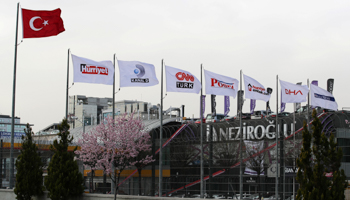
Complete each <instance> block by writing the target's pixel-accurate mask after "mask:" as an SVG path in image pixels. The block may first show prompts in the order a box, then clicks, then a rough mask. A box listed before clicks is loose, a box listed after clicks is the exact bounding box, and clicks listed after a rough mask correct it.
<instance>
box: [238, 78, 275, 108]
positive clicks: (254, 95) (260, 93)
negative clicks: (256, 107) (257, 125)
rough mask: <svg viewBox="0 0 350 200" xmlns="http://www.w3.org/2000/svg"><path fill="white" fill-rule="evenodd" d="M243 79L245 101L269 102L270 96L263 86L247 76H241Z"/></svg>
mask: <svg viewBox="0 0 350 200" xmlns="http://www.w3.org/2000/svg"><path fill="white" fill-rule="evenodd" d="M243 78H244V88H245V98H246V99H256V100H262V101H265V102H266V101H269V100H270V97H271V94H269V93H268V92H267V91H266V89H265V87H264V86H263V85H261V84H260V83H259V82H258V81H256V80H255V79H253V78H251V77H249V76H247V75H244V74H243Z"/></svg>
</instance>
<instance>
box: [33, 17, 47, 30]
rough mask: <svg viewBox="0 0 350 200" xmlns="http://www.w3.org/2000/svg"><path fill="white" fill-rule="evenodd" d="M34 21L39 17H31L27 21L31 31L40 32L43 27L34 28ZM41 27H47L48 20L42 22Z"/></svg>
mask: <svg viewBox="0 0 350 200" xmlns="http://www.w3.org/2000/svg"><path fill="white" fill-rule="evenodd" d="M36 19H41V17H39V16H35V17H32V18H31V19H30V20H29V26H30V28H31V29H32V30H33V31H40V30H41V29H42V28H43V27H41V28H35V26H34V21H35V20H36ZM43 25H44V26H46V25H49V20H44V22H43Z"/></svg>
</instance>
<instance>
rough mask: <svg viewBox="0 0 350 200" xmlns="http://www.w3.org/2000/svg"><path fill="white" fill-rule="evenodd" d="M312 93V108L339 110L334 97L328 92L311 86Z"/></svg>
mask: <svg viewBox="0 0 350 200" xmlns="http://www.w3.org/2000/svg"><path fill="white" fill-rule="evenodd" d="M310 92H311V105H312V106H315V107H316V106H319V107H321V108H326V109H331V110H338V104H337V102H336V101H335V99H334V96H333V95H332V94H331V93H330V92H328V91H327V90H325V89H322V88H320V87H318V86H316V85H313V84H311V85H310Z"/></svg>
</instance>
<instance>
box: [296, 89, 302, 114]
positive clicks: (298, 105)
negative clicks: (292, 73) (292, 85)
mask: <svg viewBox="0 0 350 200" xmlns="http://www.w3.org/2000/svg"><path fill="white" fill-rule="evenodd" d="M301 84H302V82H298V83H297V85H301ZM299 108H301V103H295V110H298V109H299Z"/></svg>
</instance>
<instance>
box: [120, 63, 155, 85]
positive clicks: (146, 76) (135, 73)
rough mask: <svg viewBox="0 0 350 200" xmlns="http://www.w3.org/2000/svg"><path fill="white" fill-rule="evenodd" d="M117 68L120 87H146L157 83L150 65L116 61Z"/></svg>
mask: <svg viewBox="0 0 350 200" xmlns="http://www.w3.org/2000/svg"><path fill="white" fill-rule="evenodd" d="M118 66H119V76H120V87H148V86H154V85H158V83H159V81H158V79H157V76H156V71H155V69H154V65H152V64H148V63H143V62H139V61H121V60H118Z"/></svg>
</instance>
